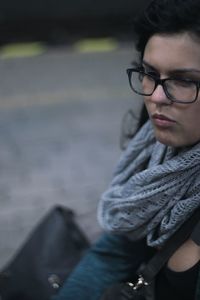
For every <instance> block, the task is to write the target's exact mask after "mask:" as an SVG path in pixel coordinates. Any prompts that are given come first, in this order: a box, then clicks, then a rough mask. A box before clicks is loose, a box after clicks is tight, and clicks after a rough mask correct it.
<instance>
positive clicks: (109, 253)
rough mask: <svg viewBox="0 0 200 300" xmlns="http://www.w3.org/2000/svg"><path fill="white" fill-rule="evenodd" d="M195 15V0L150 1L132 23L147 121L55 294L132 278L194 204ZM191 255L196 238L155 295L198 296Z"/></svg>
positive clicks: (199, 168)
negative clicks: (95, 228)
mask: <svg viewBox="0 0 200 300" xmlns="http://www.w3.org/2000/svg"><path fill="white" fill-rule="evenodd" d="M199 12H200V2H199V0H154V1H152V2H151V3H150V4H149V5H148V7H147V8H146V10H145V11H144V12H143V14H142V15H141V16H140V17H139V19H138V20H137V22H136V23H135V30H136V33H137V36H138V40H137V49H138V51H139V53H140V58H139V61H138V62H137V63H135V64H134V66H133V67H132V68H130V69H128V70H127V73H128V78H129V82H130V85H131V88H132V90H133V91H134V92H135V93H137V94H139V95H143V98H144V104H145V107H146V109H147V111H148V115H149V120H147V122H145V124H144V125H143V126H142V127H141V128H140V129H139V130H138V132H137V134H136V135H135V136H134V137H133V139H132V140H131V141H130V143H129V145H128V147H127V149H126V150H125V152H124V153H123V154H122V157H121V159H120V161H119V164H118V166H117V169H116V172H115V176H114V178H113V181H112V183H111V185H110V186H109V188H108V190H107V191H106V192H105V193H104V194H103V196H102V199H101V201H100V204H99V208H98V219H99V221H100V224H101V225H102V227H103V228H104V229H105V231H106V232H107V233H105V234H104V235H103V236H102V237H101V239H100V240H98V242H97V243H96V244H95V245H94V246H93V247H92V248H91V249H90V251H89V252H88V253H87V255H86V256H85V257H84V259H83V260H82V261H81V262H80V264H79V265H78V266H77V268H76V269H75V271H74V272H73V274H72V275H71V276H70V278H69V279H68V280H67V281H66V284H65V285H64V287H63V289H62V290H61V292H60V295H58V297H57V298H56V299H57V300H61V299H62V300H72V299H73V300H75V299H79V300H83V299H85V300H86V299H87V300H89V299H91V300H98V299H101V295H102V294H103V292H104V290H105V289H106V288H107V287H109V285H111V284H113V283H116V282H120V281H125V280H127V279H129V278H133V277H134V274H135V271H136V270H137V268H138V267H139V265H140V264H141V263H142V262H145V261H148V260H149V258H150V257H151V256H152V254H153V253H156V252H157V251H159V249H161V248H162V247H165V244H166V241H168V239H169V238H170V237H171V236H172V235H173V234H174V233H175V232H176V231H177V229H179V228H180V227H181V226H182V224H183V223H184V222H185V221H186V220H187V219H188V218H189V217H191V215H192V214H193V213H194V211H196V210H197V209H198V208H199V207H200V93H199V88H200V18H199ZM191 232H192V228H191ZM199 236H200V233H199ZM199 260H200V243H199V240H198V239H195V240H194V239H192V238H189V239H187V240H186V241H185V242H184V243H183V244H182V245H181V246H180V247H179V248H178V249H177V250H176V251H175V252H174V254H173V255H172V256H171V257H170V259H169V260H168V262H167V264H166V265H165V267H164V268H163V269H162V270H161V272H160V273H159V274H158V276H157V278H156V284H155V295H156V297H155V300H161V299H162V300H165V299H171V300H173V299H174V300H179V299H181V300H194V299H195V300H197V299H200V279H199V280H198V275H199V274H200V272H199V271H200V262H199Z"/></svg>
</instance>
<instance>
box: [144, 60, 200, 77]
mask: <svg viewBox="0 0 200 300" xmlns="http://www.w3.org/2000/svg"><path fill="white" fill-rule="evenodd" d="M142 64H143V65H145V66H147V67H148V68H150V69H152V70H154V71H156V72H158V70H157V69H156V68H155V67H153V66H152V65H150V64H149V63H148V62H146V61H145V60H142ZM188 72H195V73H200V70H198V69H195V68H181V69H174V70H171V71H170V72H169V74H175V73H188Z"/></svg>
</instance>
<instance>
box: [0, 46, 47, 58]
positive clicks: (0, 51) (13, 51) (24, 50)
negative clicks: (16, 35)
mask: <svg viewBox="0 0 200 300" xmlns="http://www.w3.org/2000/svg"><path fill="white" fill-rule="evenodd" d="M45 50H46V48H45V46H44V45H43V44H41V43H16V44H10V45H5V46H3V47H1V48H0V58H6V59H7V58H20V57H30V56H37V55H40V54H43V53H44V52H45Z"/></svg>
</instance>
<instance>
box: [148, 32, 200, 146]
mask: <svg viewBox="0 0 200 300" xmlns="http://www.w3.org/2000/svg"><path fill="white" fill-rule="evenodd" d="M143 66H144V69H145V71H146V72H150V74H152V72H153V74H155V75H156V76H159V77H160V78H161V79H162V78H167V77H172V76H176V77H178V78H179V77H180V78H182V79H193V80H197V81H198V80H199V81H200V42H198V41H197V40H196V41H195V40H194V39H193V38H192V37H190V35H189V34H187V33H182V34H174V35H154V36H152V37H151V38H150V39H149V41H148V43H147V45H146V48H145V52H144V57H143ZM144 101H145V105H146V108H147V111H148V113H149V116H150V119H151V120H152V123H153V126H154V130H155V136H156V138H157V140H159V141H160V142H161V143H163V144H166V145H171V146H174V147H183V146H189V145H193V144H195V143H197V142H198V141H200V92H199V96H198V98H197V100H196V102H194V103H190V104H180V103H175V102H171V101H170V100H169V99H168V98H167V97H166V95H165V93H164V91H163V88H162V86H161V85H158V86H157V88H156V90H155V91H154V93H153V95H152V96H145V97H144Z"/></svg>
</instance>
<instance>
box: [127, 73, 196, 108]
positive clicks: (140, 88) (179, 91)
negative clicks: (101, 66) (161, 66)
mask: <svg viewBox="0 0 200 300" xmlns="http://www.w3.org/2000/svg"><path fill="white" fill-rule="evenodd" d="M126 71H127V75H128V79H129V84H130V87H131V89H132V90H133V91H134V92H135V93H137V94H139V95H143V96H151V95H152V94H153V93H154V91H155V89H156V88H157V86H158V85H161V86H162V88H163V90H164V92H165V95H166V96H167V98H168V99H170V100H171V101H172V102H177V103H183V104H187V103H193V102H195V101H196V100H197V98H198V93H199V88H200V82H199V81H195V80H190V79H180V78H165V79H160V78H158V77H155V76H153V75H150V74H148V73H145V72H144V71H142V70H140V69H135V68H130V69H127V70H126Z"/></svg>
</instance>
